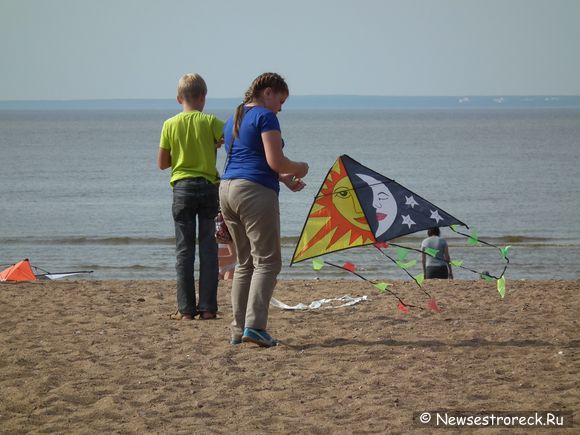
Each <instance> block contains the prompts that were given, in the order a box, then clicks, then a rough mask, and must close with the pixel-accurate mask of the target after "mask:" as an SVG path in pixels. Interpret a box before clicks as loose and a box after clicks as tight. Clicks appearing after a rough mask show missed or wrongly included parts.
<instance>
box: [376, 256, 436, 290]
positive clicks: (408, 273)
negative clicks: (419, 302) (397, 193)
mask: <svg viewBox="0 0 580 435" xmlns="http://www.w3.org/2000/svg"><path fill="white" fill-rule="evenodd" d="M393 246H398V245H393ZM375 248H376V249H378V250H379V252H380V253H381V254H383V256H385V257H387V258H388V259H389V260H391V261H392V262H393V263H394V264H396V265H397V266H398V264H397V261H396V260H395V259H394V258H393V257H391V256H390V255H388V254H385V253H384V252H383V250H382V249H381V248H379V247H378V246H375ZM403 270H404V271H405V273H406V274H407V275H409V276H410V277H411V279H412V280H413V281H415V284H417V285H418V286H419V288H420V289H421V290H422V291H423V293H425V294H426V295H427V296H429V298H432V296H431V295H430V294H429V292H428V291H427V290H425V289H424V288H423V286H422V285H421V283H420V282H419V281H418V280H417V278H415V277H414V276H413V275H411V273H410V272H409V271H408V270H407V269H403Z"/></svg>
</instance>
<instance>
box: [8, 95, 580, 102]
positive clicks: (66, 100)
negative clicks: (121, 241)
mask: <svg viewBox="0 0 580 435" xmlns="http://www.w3.org/2000/svg"><path fill="white" fill-rule="evenodd" d="M324 97H342V98H344V97H347V98H349V97H351V98H497V97H503V98H547V97H548V98H579V97H580V94H572V95H568V94H485V95H482V94H456V95H366V94H309V95H293V94H290V98H324ZM174 99H175V97H163V98H160V97H150V98H149V97H119V98H63V99H39V100H34V99H17V100H14V99H6V100H5V99H0V102H1V103H26V102H30V103H32V102H86V101H151V100H157V101H167V100H174ZM207 99H208V100H238V99H240V97H207Z"/></svg>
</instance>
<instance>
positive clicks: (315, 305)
mask: <svg viewBox="0 0 580 435" xmlns="http://www.w3.org/2000/svg"><path fill="white" fill-rule="evenodd" d="M367 300H368V298H367V296H359V297H352V296H350V295H344V296H342V297H340V298H332V299H318V300H316V301H313V302H310V303H309V304H308V305H305V304H303V303H299V304H297V305H288V304H285V303H284V302H280V301H279V300H278V299H275V298H272V299H271V300H270V305H272V306H273V307H276V308H280V309H281V310H321V309H322V310H326V309H330V308H341V307H350V306H351V305H355V304H358V303H359V302H363V301H367ZM337 303H338V305H337Z"/></svg>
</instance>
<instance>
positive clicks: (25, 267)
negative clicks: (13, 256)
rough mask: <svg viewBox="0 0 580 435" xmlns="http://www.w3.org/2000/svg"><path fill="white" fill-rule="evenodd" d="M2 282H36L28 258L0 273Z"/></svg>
mask: <svg viewBox="0 0 580 435" xmlns="http://www.w3.org/2000/svg"><path fill="white" fill-rule="evenodd" d="M0 281H36V275H35V274H34V272H33V271H32V267H30V261H28V258H26V259H24V260H22V261H19V262H18V263H16V264H13V265H12V266H10V267H9V268H8V269H4V270H3V271H2V272H0Z"/></svg>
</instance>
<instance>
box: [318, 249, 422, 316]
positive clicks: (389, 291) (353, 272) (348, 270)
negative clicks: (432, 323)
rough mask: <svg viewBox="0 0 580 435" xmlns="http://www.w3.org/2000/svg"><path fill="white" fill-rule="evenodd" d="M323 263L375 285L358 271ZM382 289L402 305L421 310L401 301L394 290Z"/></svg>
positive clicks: (326, 262)
mask: <svg viewBox="0 0 580 435" xmlns="http://www.w3.org/2000/svg"><path fill="white" fill-rule="evenodd" d="M324 263H325V264H328V265H329V266H332V267H336V268H337V269H342V270H346V271H347V272H350V273H352V274H353V275H356V276H358V277H359V278H360V279H362V280H363V281H366V282H368V283H370V284H372V285H375V284H376V283H374V282H373V281H371V280H370V279H368V278H365V277H364V276H362V275H361V274H359V273H356V272H355V271H353V270H350V269H347V268H345V267H343V266H339V265H338V264H334V263H331V262H330V261H326V260H324ZM384 290H385V291H386V292H388V293H389V294H390V295H392V296H394V297H395V298H396V299H397V300H398V301H399V302H400V303H401V304H402V305H403V306H405V307H410V308H419V309H420V310H423V309H424V308H423V307H418V306H416V305H412V304H408V303H406V302H405V301H403V300H402V299H401V298H400V297H399V296H398V295H397V294H396V293H395V292H393V291H391V290H389V289H388V288H385V289H384Z"/></svg>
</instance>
